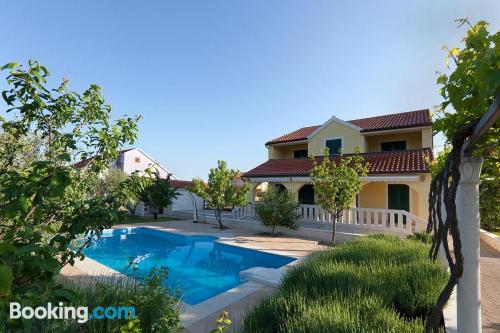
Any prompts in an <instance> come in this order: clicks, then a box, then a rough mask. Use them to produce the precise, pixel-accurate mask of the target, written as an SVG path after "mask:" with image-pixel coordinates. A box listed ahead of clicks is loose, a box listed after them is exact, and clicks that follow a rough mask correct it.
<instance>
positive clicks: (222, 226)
mask: <svg viewBox="0 0 500 333" xmlns="http://www.w3.org/2000/svg"><path fill="white" fill-rule="evenodd" d="M221 215H222V210H221V209H218V208H216V209H215V219H216V220H217V222H219V228H220V230H224V225H223V224H222V217H221Z"/></svg>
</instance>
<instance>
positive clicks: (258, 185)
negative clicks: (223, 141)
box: [243, 110, 433, 224]
mask: <svg viewBox="0 0 500 333" xmlns="http://www.w3.org/2000/svg"><path fill="white" fill-rule="evenodd" d="M265 146H266V148H267V149H268V152H269V159H268V160H267V161H266V162H264V163H262V164H260V165H258V166H257V167H255V168H253V169H251V170H250V171H248V172H246V173H245V174H244V175H243V177H244V179H245V180H246V181H247V182H249V183H250V185H251V191H250V201H251V202H256V201H258V200H259V193H260V192H261V191H264V190H265V189H266V187H267V186H270V185H273V186H278V187H280V188H286V189H287V190H289V191H291V192H292V193H294V194H295V196H296V198H297V200H298V201H299V203H301V204H302V205H303V206H305V207H307V206H308V205H314V204H315V198H314V187H313V186H312V185H311V184H310V180H309V172H310V169H311V167H312V162H311V160H310V159H309V158H308V157H309V156H310V155H314V156H318V157H319V156H323V155H324V151H325V148H329V151H330V155H331V158H332V159H337V158H339V157H340V156H339V155H340V152H342V154H352V153H353V152H354V150H355V147H359V149H360V152H361V153H362V156H363V157H364V159H365V161H366V162H368V164H369V166H368V168H369V171H368V175H367V176H366V177H364V178H363V187H362V190H361V192H360V193H359V195H358V196H357V198H356V202H353V208H358V209H359V210H358V211H361V212H363V214H368V215H363V216H364V217H365V218H367V219H369V220H371V222H374V221H375V222H377V221H378V219H379V218H380V221H382V218H381V216H382V215H379V214H383V213H387V212H388V213H389V215H387V216H388V218H389V216H390V212H392V211H394V212H401V211H404V212H406V213H404V214H406V215H404V216H407V217H408V216H412V217H415V218H417V219H418V220H419V221H422V222H423V221H426V220H427V217H428V212H427V210H428V202H427V199H428V195H429V187H430V182H431V175H430V170H429V168H428V166H427V163H426V160H427V159H432V158H433V152H432V147H433V139H432V120H431V116H430V113H429V110H418V111H412V112H404V113H396V114H388V115H381V116H377V117H370V118H362V119H355V120H348V121H344V120H341V119H339V118H337V117H332V118H330V119H329V120H328V121H326V122H325V123H324V124H322V125H317V126H309V127H302V128H300V129H297V130H295V131H292V132H290V133H287V134H284V135H282V136H279V137H277V138H275V139H272V140H270V141H268V142H266V144H265ZM312 207H314V206H312ZM308 214H309V213H308ZM310 214H312V215H313V216H312V219H314V220H318V218H319V217H318V216H317V215H318V213H315V212H312V213H310ZM404 216H403V217H402V218H403V221H405V220H406V218H407V217H404ZM346 218H349V214H347V215H346ZM351 218H352V215H351ZM397 219H398V217H397V216H396V217H395V223H396V224H397Z"/></svg>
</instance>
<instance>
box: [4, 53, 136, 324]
mask: <svg viewBox="0 0 500 333" xmlns="http://www.w3.org/2000/svg"><path fill="white" fill-rule="evenodd" d="M0 69H1V70H6V71H8V74H7V79H6V81H7V89H6V90H5V91H3V92H2V98H3V100H4V101H5V103H6V107H5V108H4V109H3V112H2V113H6V114H9V116H8V117H6V118H4V117H0V127H1V131H2V133H5V135H8V136H11V137H15V138H19V140H17V141H15V140H14V141H13V142H12V146H11V147H9V149H10V153H9V154H7V155H1V156H0V160H1V161H0V323H1V324H0V330H1V331H4V330H6V329H7V328H6V327H5V326H4V325H22V322H20V321H17V322H15V323H14V322H12V321H10V320H7V311H6V310H7V309H6V307H7V304H8V302H9V301H12V300H16V301H19V302H20V303H22V304H24V305H30V306H33V305H36V304H39V303H40V302H41V301H42V300H52V301H59V300H61V301H74V294H72V293H71V292H70V291H69V290H66V289H64V288H63V287H62V286H60V285H57V284H55V283H54V281H53V277H54V276H55V275H56V274H57V273H58V272H59V271H60V269H61V268H62V267H63V266H64V265H66V264H68V263H69V264H74V262H75V260H76V259H78V258H83V254H82V250H83V249H84V248H85V247H86V246H88V244H89V243H90V241H91V238H92V237H93V236H96V235H97V236H98V235H99V234H100V233H101V232H102V230H103V229H104V228H108V227H110V226H112V225H113V224H114V223H117V222H119V221H121V219H122V217H123V216H122V215H121V214H120V211H119V209H120V207H122V206H123V204H124V202H125V200H126V191H124V187H122V186H121V187H119V188H117V189H115V190H114V191H113V192H111V193H106V194H105V195H96V194H95V191H93V186H95V180H96V178H97V177H98V176H99V174H101V173H102V172H103V171H104V170H106V169H107V168H108V166H109V164H110V163H111V162H112V161H114V160H116V158H117V157H118V154H119V150H120V148H121V147H122V146H123V145H124V144H132V143H133V142H134V140H135V139H136V138H137V120H138V119H137V118H136V117H123V118H119V119H118V120H116V121H111V106H109V105H108V104H106V102H105V100H104V97H103V95H102V93H101V88H100V87H99V86H97V85H94V84H92V85H90V87H89V88H88V89H86V90H85V91H83V92H82V93H77V92H75V91H73V90H71V89H70V87H69V82H68V81H67V80H63V81H62V83H61V84H60V85H59V86H57V87H55V88H53V87H49V86H48V84H47V78H48V77H49V72H48V70H47V69H46V68H45V67H44V66H42V65H41V64H39V63H38V62H36V61H30V62H29V64H28V66H27V67H24V66H21V65H19V64H17V63H9V64H7V65H5V66H2V67H0ZM30 137H36V138H39V140H40V142H39V144H40V146H39V147H38V148H37V149H39V152H40V153H41V154H40V156H37V158H36V159H35V160H34V161H33V162H30V163H29V164H27V163H20V164H19V165H17V167H13V164H12V161H15V159H12V157H16V156H18V155H19V152H22V151H23V149H24V142H23V140H24V139H26V138H30ZM6 159H7V160H6ZM79 159H88V161H89V163H88V164H87V165H86V166H85V167H84V168H83V169H76V168H73V167H72V166H71V163H72V162H73V161H76V160H79ZM81 235H85V236H87V237H86V238H84V239H85V241H84V242H82V243H81V244H80V246H78V247H76V248H70V243H71V242H72V241H73V240H75V239H76V238H79V237H81Z"/></svg>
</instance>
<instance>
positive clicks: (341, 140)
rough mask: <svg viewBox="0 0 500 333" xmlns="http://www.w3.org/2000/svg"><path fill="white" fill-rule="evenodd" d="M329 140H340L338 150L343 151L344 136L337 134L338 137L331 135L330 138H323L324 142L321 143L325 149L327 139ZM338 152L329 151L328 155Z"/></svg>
mask: <svg viewBox="0 0 500 333" xmlns="http://www.w3.org/2000/svg"><path fill="white" fill-rule="evenodd" d="M329 140H340V150H342V151H344V138H343V137H341V136H338V137H331V138H325V144H324V145H323V147H324V148H325V149H326V148H327V147H326V142H327V141H329ZM339 155H340V154H331V153H330V156H339Z"/></svg>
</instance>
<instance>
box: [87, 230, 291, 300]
mask: <svg viewBox="0 0 500 333" xmlns="http://www.w3.org/2000/svg"><path fill="white" fill-rule="evenodd" d="M217 239H218V238H217V237H213V236H205V235H199V236H184V235H181V234H177V233H171V232H165V231H158V230H154V229H149V228H126V229H110V230H105V231H104V232H103V235H102V237H101V238H100V239H96V240H95V241H94V242H93V243H92V245H91V246H90V247H88V248H87V249H85V250H84V253H85V255H86V256H88V257H89V258H91V259H94V260H95V261H97V262H99V263H101V264H103V265H106V266H108V267H110V268H112V269H114V270H116V271H118V272H120V273H123V274H125V275H129V276H131V275H134V274H140V275H146V274H148V273H149V272H150V271H151V269H152V268H153V267H159V266H161V265H164V266H166V267H168V280H167V281H166V286H168V287H171V288H175V289H179V290H180V291H181V293H182V301H183V302H185V303H187V304H190V305H194V304H198V303H200V302H203V301H205V300H207V299H209V298H211V297H213V296H216V295H218V294H220V293H222V292H224V291H227V290H229V289H231V288H234V287H236V286H238V285H240V284H241V283H243V282H244V281H241V280H240V276H239V273H240V272H241V271H244V270H246V269H248V268H251V267H269V268H278V267H281V266H284V265H286V264H288V263H290V262H292V261H294V260H295V259H294V258H290V257H285V256H280V255H275V254H271V253H265V252H260V251H255V250H250V249H246V248H241V247H238V246H231V245H227V244H222V243H218V242H216V240H217ZM129 258H133V259H134V260H135V262H136V263H137V264H138V271H137V272H135V273H134V272H132V270H131V269H130V268H127V266H128V264H129Z"/></svg>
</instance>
